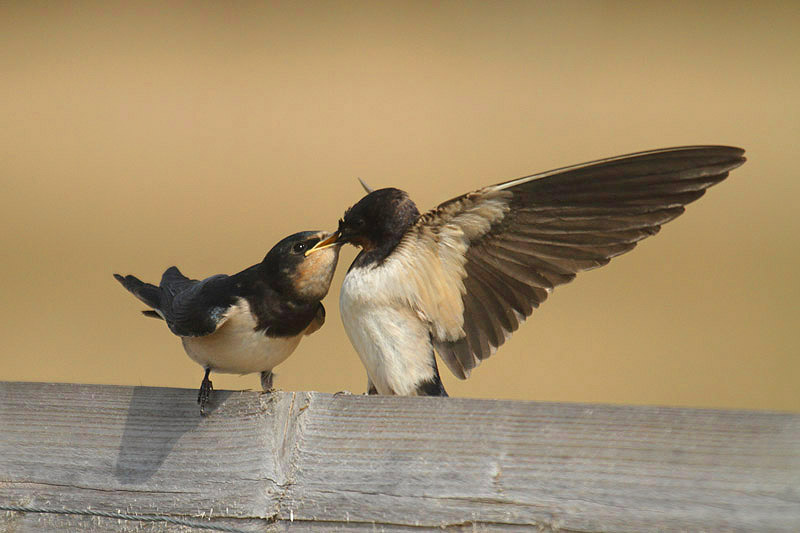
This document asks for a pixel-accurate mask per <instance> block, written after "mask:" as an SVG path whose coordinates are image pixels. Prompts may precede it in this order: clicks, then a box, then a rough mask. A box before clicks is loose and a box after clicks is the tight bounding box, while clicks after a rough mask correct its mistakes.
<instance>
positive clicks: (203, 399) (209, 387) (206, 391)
mask: <svg viewBox="0 0 800 533" xmlns="http://www.w3.org/2000/svg"><path fill="white" fill-rule="evenodd" d="M209 373H210V371H209V370H206V375H205V377H204V378H203V382H202V383H200V391H199V392H198V393H197V403H198V404H200V415H201V416H206V404H207V403H208V399H209V397H210V396H211V391H213V390H214V385H213V384H212V383H211V380H210V379H208V374H209Z"/></svg>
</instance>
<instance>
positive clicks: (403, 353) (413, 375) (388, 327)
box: [339, 272, 434, 395]
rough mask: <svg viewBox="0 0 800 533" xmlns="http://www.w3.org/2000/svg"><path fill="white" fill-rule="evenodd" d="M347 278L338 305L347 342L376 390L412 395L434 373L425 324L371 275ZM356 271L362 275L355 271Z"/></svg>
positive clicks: (350, 275)
mask: <svg viewBox="0 0 800 533" xmlns="http://www.w3.org/2000/svg"><path fill="white" fill-rule="evenodd" d="M354 273H355V272H351V273H350V274H348V275H347V276H345V279H344V282H343V283H342V290H341V292H340V299H339V309H340V313H341V316H342V323H343V325H344V329H345V332H346V333H347V336H348V337H349V338H350V342H351V344H352V345H353V348H355V350H356V352H357V353H358V356H359V357H360V358H361V362H362V363H363V364H364V366H365V367H366V369H367V375H368V376H369V379H370V381H371V382H372V384H373V385H374V386H375V388H376V390H377V391H378V393H379V394H397V395H413V394H416V390H417V385H418V384H419V383H421V382H422V381H425V380H427V379H430V378H431V377H432V375H433V362H434V360H433V348H432V346H431V343H430V333H429V331H428V328H427V325H426V324H425V323H424V322H423V321H422V320H421V319H420V317H419V316H418V315H417V313H416V312H414V311H413V310H412V309H411V307H409V306H407V305H403V302H401V301H395V300H393V299H390V298H382V297H381V296H379V295H386V294H387V291H385V290H384V291H380V290H378V291H376V287H374V286H373V285H374V283H373V282H375V281H378V282H379V281H380V280H374V279H370V275H369V274H367V275H358V274H356V275H355V276H354V275H353V274H354ZM359 274H360V273H359Z"/></svg>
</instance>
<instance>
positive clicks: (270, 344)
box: [181, 299, 303, 374]
mask: <svg viewBox="0 0 800 533" xmlns="http://www.w3.org/2000/svg"><path fill="white" fill-rule="evenodd" d="M225 316H226V319H224V322H223V323H222V324H221V325H220V326H219V327H218V328H217V330H216V331H215V332H214V333H212V334H210V335H206V336H204V337H182V338H181V340H182V341H183V347H184V349H185V350H186V353H187V354H189V357H191V358H192V359H193V360H194V361H196V362H197V363H199V364H200V365H202V366H203V367H205V368H211V369H212V370H213V371H214V372H222V373H226V374H250V373H253V372H264V371H267V370H272V369H273V368H274V367H276V366H277V365H279V364H280V363H282V362H283V361H285V360H286V358H287V357H289V356H290V355H291V354H292V352H293V351H294V350H295V348H297V345H298V344H300V339H301V338H302V337H303V333H301V334H299V335H296V336H294V337H267V336H266V335H264V331H263V330H262V331H256V330H255V326H256V321H255V319H254V317H253V315H252V313H251V312H250V305H249V304H248V303H247V300H244V299H240V300H239V301H238V302H237V304H236V305H235V306H233V307H231V309H230V310H229V311H228V312H227V313H226V315H225Z"/></svg>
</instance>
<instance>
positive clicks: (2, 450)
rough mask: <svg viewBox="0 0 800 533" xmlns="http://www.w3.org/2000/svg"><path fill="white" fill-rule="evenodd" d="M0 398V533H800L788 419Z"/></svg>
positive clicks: (547, 407)
mask: <svg viewBox="0 0 800 533" xmlns="http://www.w3.org/2000/svg"><path fill="white" fill-rule="evenodd" d="M195 398H196V392H195V391H192V390H186V389H164V388H151V387H114V386H98V385H70V384H54V383H9V382H0V529H2V530H3V531H50V530H84V531H86V530H89V531H193V530H195V529H197V530H198V531H199V530H201V528H206V529H216V530H223V531H283V530H297V531H329V530H334V531H420V530H424V529H432V528H442V529H445V530H448V531H494V530H503V531H519V530H522V529H526V528H530V529H532V530H539V531H565V532H577V531H580V532H594V531H631V532H632V531H636V532H639V531H686V530H690V531H698V530H702V531H800V415H798V414H787V413H773V412H750V411H719V410H706V409H703V410H701V409H674V408H659V407H627V406H609V405H583V404H553V403H533V402H508V401H491V400H470V399H453V398H451V399H438V398H395V397H365V396H350V395H339V396H335V395H330V394H320V393H313V392H297V393H291V392H277V393H274V394H260V393H256V392H231V391H216V392H215V393H214V396H213V400H212V401H213V411H212V412H211V413H210V414H209V416H207V417H205V418H201V417H200V416H199V414H198V408H197V404H196V403H195Z"/></svg>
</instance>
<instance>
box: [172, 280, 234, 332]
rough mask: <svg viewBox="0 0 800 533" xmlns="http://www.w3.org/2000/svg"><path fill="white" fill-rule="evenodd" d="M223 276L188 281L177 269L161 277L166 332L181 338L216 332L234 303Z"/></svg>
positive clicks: (228, 283)
mask: <svg viewBox="0 0 800 533" xmlns="http://www.w3.org/2000/svg"><path fill="white" fill-rule="evenodd" d="M230 279H231V278H230V277H229V276H227V275H225V274H219V275H216V276H211V277H210V278H206V279H204V280H201V281H197V280H193V279H189V278H187V277H186V276H184V275H183V274H182V273H181V271H180V270H178V268H177V267H170V268H168V269H167V270H166V271H165V272H164V275H163V276H162V277H161V284H160V289H161V294H162V296H161V307H160V311H161V312H162V314H163V315H164V320H165V321H166V322H167V325H168V326H169V329H170V330H171V331H172V332H173V333H174V334H175V335H180V336H181V337H200V336H203V335H208V334H210V333H213V332H214V331H216V329H217V328H218V327H219V326H221V325H222V324H223V323H224V322H225V320H226V319H227V316H226V313H227V311H228V309H229V308H230V306H231V305H233V304H234V299H235V298H234V297H233V295H232V293H231V291H230V290H229V285H230V282H229V280H230Z"/></svg>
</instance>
